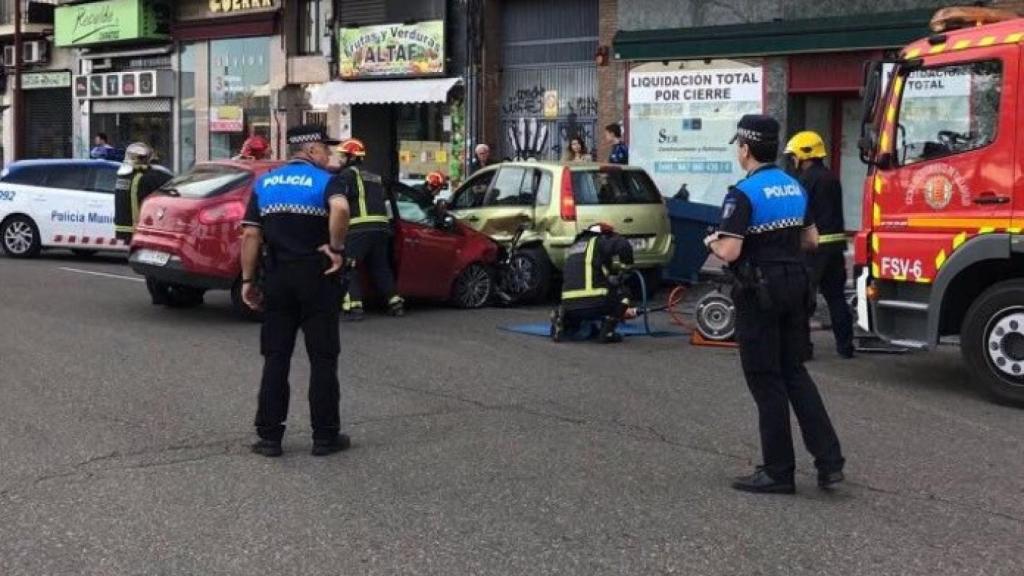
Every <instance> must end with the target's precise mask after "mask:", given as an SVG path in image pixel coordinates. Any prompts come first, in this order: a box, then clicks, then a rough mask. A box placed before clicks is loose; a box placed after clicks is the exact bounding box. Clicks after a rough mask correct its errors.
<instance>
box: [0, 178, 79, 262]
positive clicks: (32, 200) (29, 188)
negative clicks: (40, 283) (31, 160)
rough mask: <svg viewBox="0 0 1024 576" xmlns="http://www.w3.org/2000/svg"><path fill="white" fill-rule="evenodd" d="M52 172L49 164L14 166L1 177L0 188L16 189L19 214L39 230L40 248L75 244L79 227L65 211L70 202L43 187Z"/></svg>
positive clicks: (56, 191) (70, 213)
mask: <svg viewBox="0 0 1024 576" xmlns="http://www.w3.org/2000/svg"><path fill="white" fill-rule="evenodd" d="M52 168H53V167H52V166H51V165H49V164H30V165H21V166H14V167H12V169H11V171H10V173H9V174H7V175H6V176H5V177H4V184H8V185H10V186H11V187H12V188H16V189H17V191H18V196H19V204H20V210H21V211H24V212H25V213H26V214H27V215H28V216H29V218H31V219H32V221H33V222H34V223H35V225H36V228H38V229H39V238H40V241H41V243H42V245H43V246H67V245H69V244H70V243H71V241H72V240H74V241H77V236H78V234H79V231H78V230H79V224H78V222H77V219H76V218H74V217H73V213H72V212H71V211H69V210H68V209H67V207H68V205H69V203H71V201H70V200H69V199H68V198H65V197H64V194H62V193H61V192H60V191H58V190H52V189H50V188H48V187H47V180H48V177H49V174H50V172H51V170H52Z"/></svg>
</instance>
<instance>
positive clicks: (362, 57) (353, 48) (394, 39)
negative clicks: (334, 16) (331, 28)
mask: <svg viewBox="0 0 1024 576" xmlns="http://www.w3.org/2000/svg"><path fill="white" fill-rule="evenodd" d="M338 41H339V49H340V52H341V58H340V62H339V67H340V72H341V77H342V78H344V79H346V80H352V79H356V78H387V77H396V76H440V75H442V74H444V21H443V20H430V21H427V22H418V23H415V24H384V25H381V26H363V27H361V28H342V29H341V30H340V31H339V32H338Z"/></svg>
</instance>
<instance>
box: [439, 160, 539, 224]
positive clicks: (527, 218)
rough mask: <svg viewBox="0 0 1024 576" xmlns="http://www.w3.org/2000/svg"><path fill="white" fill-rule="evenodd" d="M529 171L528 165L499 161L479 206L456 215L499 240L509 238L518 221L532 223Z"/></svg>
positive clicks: (531, 181)
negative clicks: (501, 163)
mask: <svg viewBox="0 0 1024 576" xmlns="http://www.w3.org/2000/svg"><path fill="white" fill-rule="evenodd" d="M533 173H534V172H533V168H532V167H526V166H520V165H514V164H513V165H508V164H505V165H502V166H501V168H499V169H498V174H497V175H496V176H495V177H494V180H493V181H492V182H491V185H490V188H488V190H487V192H486V194H484V197H483V199H482V201H481V203H480V207H479V208H476V209H474V210H473V211H472V213H471V214H467V215H461V214H459V213H458V212H456V217H458V218H459V219H460V220H463V221H465V222H468V223H469V224H470V225H471V226H473V228H475V229H477V230H479V231H480V232H483V233H484V234H486V235H488V236H490V237H491V238H494V239H495V240H497V241H499V242H507V241H510V240H511V239H512V236H513V235H515V232H516V228H518V227H519V225H520V224H532V223H533V218H534V199H535V196H534V192H533V180H532V176H533Z"/></svg>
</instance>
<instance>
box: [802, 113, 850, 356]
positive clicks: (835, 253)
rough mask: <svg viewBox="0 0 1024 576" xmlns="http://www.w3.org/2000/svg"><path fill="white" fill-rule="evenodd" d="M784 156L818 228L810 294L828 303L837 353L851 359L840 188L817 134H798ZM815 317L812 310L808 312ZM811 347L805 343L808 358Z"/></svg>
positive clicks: (809, 262)
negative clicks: (819, 293)
mask: <svg viewBox="0 0 1024 576" xmlns="http://www.w3.org/2000/svg"><path fill="white" fill-rule="evenodd" d="M786 155H787V156H789V157H790V158H792V165H793V166H794V167H795V168H796V172H797V175H798V176H797V178H798V179H799V180H800V184H801V185H802V186H803V187H804V190H805V191H806V192H807V197H808V202H809V203H810V206H811V214H812V215H813V216H814V223H815V225H816V226H817V227H818V233H819V236H818V248H817V250H813V251H810V252H808V253H807V266H808V268H810V270H811V294H812V297H813V302H814V303H815V304H816V303H817V296H816V294H817V292H818V291H819V290H820V291H821V295H822V296H824V297H825V301H826V302H827V303H828V311H829V316H831V318H832V333H833V334H834V335H835V339H836V352H838V353H839V355H840V356H842V357H843V358H853V314H851V313H850V306H849V304H847V303H846V233H845V230H846V227H845V226H844V224H843V186H842V184H840V182H839V179H838V178H836V176H835V174H833V173H832V171H831V170H829V169H828V168H827V167H826V166H825V161H824V159H825V157H826V156H828V153H827V152H826V150H825V142H824V141H823V140H822V139H821V136H819V135H818V134H817V133H816V132H810V131H805V132H799V133H797V134H795V135H794V136H793V137H792V138H790V140H789V143H788V144H786ZM811 315H812V316H813V315H814V308H812V309H811ZM813 350H814V348H813V345H812V344H811V343H810V341H809V340H808V343H807V356H808V358H810V357H812V356H813V355H814V354H813Z"/></svg>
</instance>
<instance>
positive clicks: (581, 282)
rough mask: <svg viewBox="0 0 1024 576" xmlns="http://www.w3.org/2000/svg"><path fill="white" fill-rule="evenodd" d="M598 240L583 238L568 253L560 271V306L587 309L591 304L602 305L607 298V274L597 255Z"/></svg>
mask: <svg viewBox="0 0 1024 576" xmlns="http://www.w3.org/2000/svg"><path fill="white" fill-rule="evenodd" d="M600 239H601V237H600V236H597V235H594V234H586V235H584V236H582V237H581V238H579V239H578V240H577V241H576V243H575V244H573V245H572V246H571V247H570V248H569V251H568V252H567V255H566V259H565V267H564V269H563V271H562V276H563V283H562V302H563V303H564V304H569V305H573V306H580V307H583V306H586V305H587V304H589V303H590V302H588V301H587V300H588V299H591V300H593V301H594V303H595V304H596V303H599V302H603V301H604V299H605V298H606V297H607V296H608V281H607V272H606V270H605V269H604V266H603V264H602V262H601V257H600V254H599V253H598V245H597V244H598V242H599V241H600Z"/></svg>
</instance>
